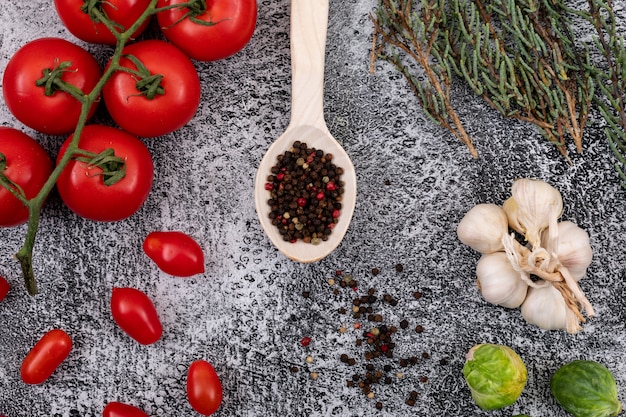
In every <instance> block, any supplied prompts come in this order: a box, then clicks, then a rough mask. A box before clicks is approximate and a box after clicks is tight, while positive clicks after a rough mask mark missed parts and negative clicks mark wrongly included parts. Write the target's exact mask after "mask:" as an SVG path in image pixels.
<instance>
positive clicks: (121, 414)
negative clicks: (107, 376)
mask: <svg viewBox="0 0 626 417" xmlns="http://www.w3.org/2000/svg"><path fill="white" fill-rule="evenodd" d="M102 417H149V416H148V414H146V413H144V412H143V410H141V409H139V408H137V407H133V406H132V405H128V404H124V403H119V402H111V403H108V404H107V405H106V407H104V411H103V412H102Z"/></svg>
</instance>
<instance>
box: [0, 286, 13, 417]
mask: <svg viewBox="0 0 626 417" xmlns="http://www.w3.org/2000/svg"><path fill="white" fill-rule="evenodd" d="M10 289H11V285H10V284H9V281H7V280H6V278H4V277H0V301H2V300H4V297H6V296H7V294H8V293H9V290H10ZM0 417H1V416H0Z"/></svg>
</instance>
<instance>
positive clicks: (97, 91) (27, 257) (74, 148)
mask: <svg viewBox="0 0 626 417" xmlns="http://www.w3.org/2000/svg"><path fill="white" fill-rule="evenodd" d="M193 3H195V2H194V1H190V2H186V3H181V4H179V5H174V6H171V7H165V8H157V7H156V4H157V0H151V1H150V4H149V5H148V7H147V8H146V10H145V11H144V12H143V13H142V15H141V16H140V17H139V18H138V19H137V20H136V21H135V22H134V23H133V24H132V25H131V26H130V27H129V28H128V29H127V30H126V31H124V32H118V31H117V30H116V29H115V26H114V24H113V23H112V22H111V21H110V20H109V19H108V18H107V17H106V16H105V15H104V14H102V13H100V11H99V10H97V9H94V10H93V13H94V14H95V15H96V16H97V17H98V18H99V19H100V20H101V21H102V23H104V25H105V26H106V27H107V28H108V29H109V30H111V32H112V33H113V34H114V35H115V37H116V38H117V44H116V46H115V51H114V52H113V55H112V57H111V62H110V65H109V66H108V67H107V69H106V70H105V71H104V73H103V75H102V77H101V78H100V80H99V81H98V83H97V84H96V86H95V87H94V88H93V89H92V90H91V91H90V92H89V93H88V94H85V93H83V92H80V93H78V92H77V91H76V88H75V87H73V86H70V87H71V88H70V87H68V86H67V85H65V83H59V84H58V85H56V86H57V87H58V88H59V89H62V90H64V91H66V92H68V93H69V94H71V95H72V96H74V97H75V98H76V99H77V100H78V101H80V102H81V103H82V106H81V112H80V116H79V118H78V122H77V124H76V129H75V130H74V133H73V136H72V140H71V142H70V143H69V144H68V147H67V149H66V151H65V153H64V154H63V156H62V157H61V159H60V160H59V161H58V163H57V165H56V167H55V168H54V170H53V171H52V173H51V174H50V176H49V177H48V180H47V181H46V183H45V184H44V185H43V187H42V188H41V190H40V191H39V193H38V194H37V195H36V196H35V197H33V198H31V199H30V200H25V199H21V200H22V201H23V202H24V204H25V205H26V206H27V207H28V211H29V217H28V229H27V232H26V237H25V239H24V243H23V245H22V247H21V248H20V249H19V250H18V252H17V253H16V255H15V257H16V258H17V260H18V261H19V263H20V267H21V269H22V274H23V276H24V282H25V284H26V290H27V291H28V293H29V294H30V295H35V294H37V293H38V289H37V281H36V279H35V273H34V270H33V249H34V247H35V241H36V237H37V232H38V230H39V221H40V217H41V209H42V207H43V204H44V202H45V201H46V199H47V197H48V195H49V194H50V192H51V191H52V189H53V188H54V186H55V184H56V182H57V180H58V178H59V176H60V175H61V172H62V171H63V169H65V167H66V166H67V164H68V163H69V162H70V160H72V158H74V157H75V156H76V155H77V154H79V153H80V152H81V150H80V148H79V143H80V137H81V135H82V132H83V129H84V127H85V125H86V123H87V120H88V116H89V110H90V109H91V107H92V106H93V104H94V103H95V102H96V101H97V100H98V99H99V98H100V95H101V92H102V89H103V87H104V85H105V84H106V82H107V81H108V80H109V79H110V78H111V76H112V75H113V73H115V72H116V71H119V70H123V68H122V67H121V66H120V58H121V56H122V50H123V49H124V46H125V45H126V44H127V43H128V42H129V40H131V37H132V34H133V33H135V32H136V31H137V29H138V28H139V27H140V26H141V25H142V23H143V22H144V21H145V20H146V19H148V18H149V17H150V16H152V15H154V14H156V13H158V12H159V11H163V10H169V9H172V8H175V7H179V8H184V7H187V6H189V5H191V4H193ZM1 185H2V186H4V187H5V188H9V190H10V187H7V185H6V184H4V183H2V184H1ZM18 198H19V197H18Z"/></svg>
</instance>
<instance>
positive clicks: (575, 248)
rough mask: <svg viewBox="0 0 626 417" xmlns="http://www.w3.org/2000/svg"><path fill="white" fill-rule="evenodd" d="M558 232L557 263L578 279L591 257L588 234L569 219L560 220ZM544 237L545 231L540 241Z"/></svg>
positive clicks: (584, 271)
mask: <svg viewBox="0 0 626 417" xmlns="http://www.w3.org/2000/svg"><path fill="white" fill-rule="evenodd" d="M558 232H559V239H558V247H557V250H556V257H557V259H558V261H559V263H561V264H562V265H563V266H564V267H565V268H567V270H568V271H569V273H570V274H571V276H572V278H574V280H576V281H579V280H580V279H581V278H582V277H583V276H585V274H586V273H587V268H588V267H589V265H590V264H591V260H592V257H593V251H592V249H591V244H590V243H589V235H588V234H587V232H585V231H584V230H583V229H581V228H580V227H578V226H577V225H576V224H574V223H572V222H570V221H563V222H560V223H559V225H558ZM545 239H547V233H545V232H544V234H543V236H542V242H543V241H545Z"/></svg>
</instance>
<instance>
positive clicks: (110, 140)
mask: <svg viewBox="0 0 626 417" xmlns="http://www.w3.org/2000/svg"><path fill="white" fill-rule="evenodd" d="M71 140H72V136H70V137H69V138H67V140H66V141H65V143H64V144H63V146H62V147H61V150H60V153H59V156H58V157H57V162H58V161H60V160H61V157H62V156H63V154H64V153H65V151H66V149H67V146H68V145H69V143H70V141H71ZM79 148H80V149H81V150H85V151H90V152H94V153H100V152H102V151H104V150H106V149H113V151H114V153H115V156H117V157H119V158H121V159H122V160H123V162H124V166H125V169H126V172H125V174H124V177H123V178H122V179H120V180H119V181H117V182H115V183H114V184H111V185H107V184H106V183H105V181H104V179H105V177H104V176H103V175H102V173H103V172H104V170H103V169H102V168H100V167H96V166H93V165H90V164H89V163H88V162H83V161H79V160H76V159H73V160H72V161H70V162H69V163H68V164H67V165H66V167H65V169H64V170H63V172H61V175H60V176H59V179H58V181H57V189H58V190H59V194H60V196H61V199H62V200H63V202H64V203H65V205H66V206H67V207H69V208H70V209H71V210H72V211H73V212H74V213H76V214H78V215H79V216H81V217H84V218H86V219H90V220H96V221H118V220H122V219H125V218H127V217H129V216H131V215H132V214H134V213H135V212H136V211H137V210H139V208H140V207H141V206H142V205H143V203H144V202H145V201H146V199H147V198H148V195H149V193H150V189H151V188H152V181H153V178H154V165H153V163H152V156H151V155H150V151H148V148H147V147H146V145H144V143H143V142H142V141H140V140H139V139H138V138H137V137H135V136H133V135H131V134H129V133H126V132H124V131H122V130H119V129H117V128H114V127H110V126H101V125H87V126H85V128H84V130H83V133H82V134H81V137H80V143H79ZM108 167H109V168H111V167H112V166H111V165H109V166H108Z"/></svg>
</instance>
